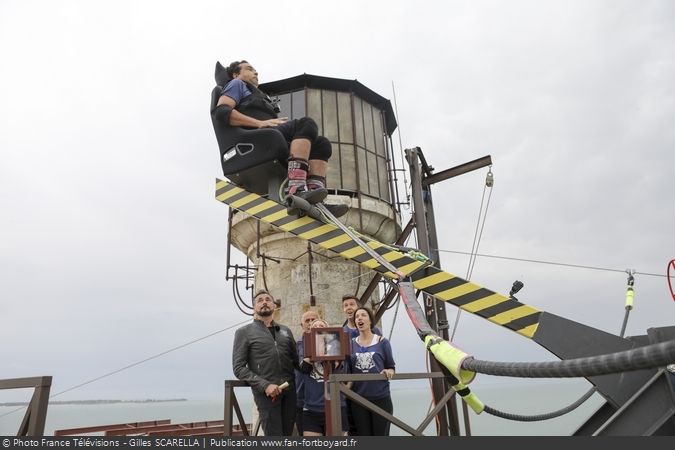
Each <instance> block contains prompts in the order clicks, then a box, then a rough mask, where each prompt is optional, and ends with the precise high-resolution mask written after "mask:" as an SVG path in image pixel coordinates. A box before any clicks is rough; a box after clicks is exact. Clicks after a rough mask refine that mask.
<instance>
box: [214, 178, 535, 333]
mask: <svg viewBox="0 0 675 450" xmlns="http://www.w3.org/2000/svg"><path fill="white" fill-rule="evenodd" d="M216 200H218V201H220V202H222V203H225V204H227V205H229V206H230V207H232V208H235V209H238V210H240V211H243V212H245V213H246V214H249V215H251V216H253V217H255V218H257V219H259V220H261V221H263V222H265V223H268V224H270V225H273V226H275V227H277V228H279V229H281V230H283V231H287V232H289V233H292V234H294V235H296V236H298V237H299V238H301V239H305V240H308V241H310V242H312V243H314V244H316V245H318V246H319V247H321V248H324V249H327V250H331V251H333V252H335V253H338V254H339V255H340V256H342V257H344V258H347V259H350V260H352V261H356V262H358V263H360V264H362V265H363V266H365V267H368V268H369V269H372V270H375V271H376V272H378V273H381V274H382V275H384V276H386V277H388V278H392V279H394V278H396V275H395V274H393V273H391V272H390V271H389V270H387V269H386V268H385V267H384V266H382V265H381V264H380V263H379V262H377V260H376V259H375V258H373V257H372V256H370V255H369V254H368V253H367V252H366V251H365V250H364V249H363V248H361V247H360V246H359V245H358V244H357V243H356V242H354V241H353V240H352V239H351V238H350V237H349V236H348V235H347V234H346V233H345V232H344V231H342V230H341V229H340V228H338V227H337V226H335V225H332V224H327V223H324V222H321V221H319V220H315V219H312V218H311V217H297V216H289V215H288V214H287V213H286V207H285V206H284V205H281V204H279V203H277V202H275V201H272V200H269V199H266V198H264V197H261V196H260V195H258V194H254V193H252V192H249V191H247V190H245V189H242V188H240V187H239V186H236V185H235V184H232V183H230V182H229V181H223V180H219V179H217V178H216ZM362 240H363V241H364V242H365V243H366V244H367V245H368V246H369V247H370V248H372V249H373V250H375V252H377V253H378V254H379V255H381V256H382V257H383V258H384V259H385V260H387V261H388V262H390V263H391V264H392V265H393V266H394V267H396V268H397V269H398V270H400V271H401V272H403V273H412V276H411V278H412V281H413V285H414V286H415V288H416V289H420V290H422V291H424V292H426V293H428V294H430V295H433V296H434V297H436V298H437V299H440V300H443V301H446V302H448V303H451V304H453V305H455V306H457V307H458V308H460V309H463V310H464V311H467V312H470V313H472V314H476V315H478V316H480V317H483V318H485V319H487V320H489V321H490V322H492V323H495V324H497V325H500V326H503V327H506V328H508V329H510V330H512V331H515V332H516V333H518V334H520V335H522V336H525V337H527V338H530V339H531V338H532V336H533V335H534V333H535V331H536V330H537V326H538V324H539V317H540V316H541V311H539V310H537V309H535V308H532V307H531V306H528V305H525V304H523V303H520V302H518V301H516V300H512V299H511V298H509V297H507V296H505V295H502V294H498V293H496V292H493V291H490V290H489V289H485V288H484V287H481V286H479V285H477V284H474V283H471V282H470V281H467V280H464V279H462V278H459V277H457V276H455V275H452V274H450V273H448V272H444V271H442V270H441V269H439V268H437V267H433V266H427V267H424V268H423V269H421V270H418V269H420V268H421V267H423V266H424V263H423V262H422V261H418V260H416V259H414V258H412V257H410V256H408V255H406V254H404V253H401V252H400V251H398V250H396V249H393V248H391V247H389V246H387V245H384V244H382V243H380V242H378V241H376V240H374V239H369V238H362Z"/></svg>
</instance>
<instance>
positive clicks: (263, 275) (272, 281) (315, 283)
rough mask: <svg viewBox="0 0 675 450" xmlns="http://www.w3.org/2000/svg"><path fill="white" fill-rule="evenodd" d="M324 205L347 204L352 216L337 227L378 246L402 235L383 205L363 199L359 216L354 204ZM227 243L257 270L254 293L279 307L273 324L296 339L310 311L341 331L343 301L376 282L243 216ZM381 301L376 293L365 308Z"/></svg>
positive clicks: (333, 199)
mask: <svg viewBox="0 0 675 450" xmlns="http://www.w3.org/2000/svg"><path fill="white" fill-rule="evenodd" d="M327 202H328V203H338V202H342V203H346V204H349V205H350V211H349V212H348V213H347V214H346V215H345V216H343V217H341V218H340V219H341V221H342V222H343V223H345V224H346V225H347V226H349V227H353V228H354V229H355V230H361V223H362V224H363V229H362V230H363V231H359V232H361V233H362V234H364V235H366V236H369V237H372V238H374V239H377V240H378V241H380V242H384V243H392V242H394V241H395V240H396V237H397V236H398V235H399V234H400V232H401V226H400V221H399V220H398V217H397V216H396V215H395V213H394V211H393V210H392V208H391V207H390V206H389V205H388V204H386V203H384V202H381V201H379V200H375V199H372V198H363V199H362V202H361V210H360V211H359V207H358V199H352V198H349V197H344V196H329V197H328V199H327ZM258 229H260V239H258ZM231 239H232V244H233V245H234V246H235V247H236V248H237V249H238V250H240V251H241V252H242V253H244V254H245V255H247V256H248V258H249V259H250V260H251V261H252V263H253V264H254V265H255V266H256V267H258V270H257V271H256V275H255V289H254V290H255V291H257V290H258V289H265V288H266V289H267V290H268V291H269V292H270V293H271V294H272V295H273V296H274V298H275V299H277V300H278V301H280V302H281V306H280V308H279V309H278V311H277V312H276V313H275V320H276V321H277V322H279V323H282V324H284V325H287V326H289V327H290V328H291V330H292V331H293V335H294V337H295V338H296V339H299V338H300V337H301V329H300V325H299V324H300V318H301V317H302V314H304V313H305V312H306V311H308V310H310V309H311V310H313V311H317V312H318V313H319V316H320V317H322V318H323V319H325V320H327V321H328V323H329V324H330V325H331V326H341V325H342V324H343V323H344V321H345V317H344V315H343V313H342V296H343V295H344V294H356V295H357V296H360V295H361V294H362V293H363V291H364V290H365V288H366V287H367V286H368V284H369V283H370V281H371V280H372V278H373V276H375V272H372V271H370V270H369V269H366V268H365V267H362V266H361V265H360V264H358V263H355V262H353V261H350V260H346V259H344V258H342V257H341V256H340V255H338V254H337V253H334V252H331V251H329V250H324V249H322V248H320V247H318V246H316V245H314V244H310V243H309V242H307V241H305V240H302V239H299V238H297V237H295V236H294V235H292V234H290V233H286V232H281V231H280V230H278V229H275V228H274V227H272V226H270V225H267V224H264V223H259V221H258V220H257V219H255V218H252V217H250V216H248V215H245V214H243V213H237V214H236V215H235V217H234V218H233V222H232V233H231ZM258 255H260V257H259V256H258ZM271 258H273V259H274V260H272V259H271ZM277 261H278V262H277ZM310 266H311V283H310V270H309V268H310ZM312 298H313V299H314V305H312ZM379 299H380V293H379V290H376V291H375V292H374V293H373V295H372V296H371V298H370V299H369V302H372V301H378V300H379Z"/></svg>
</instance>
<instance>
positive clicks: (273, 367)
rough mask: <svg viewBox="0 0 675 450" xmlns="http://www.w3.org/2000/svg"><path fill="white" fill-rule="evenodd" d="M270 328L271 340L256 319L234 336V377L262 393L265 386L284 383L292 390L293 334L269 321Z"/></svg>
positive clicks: (294, 366) (295, 361) (295, 360)
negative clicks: (271, 327)
mask: <svg viewBox="0 0 675 450" xmlns="http://www.w3.org/2000/svg"><path fill="white" fill-rule="evenodd" d="M272 326H273V327H274V337H273V336H272V333H271V332H270V331H269V330H268V329H267V327H266V326H265V324H264V323H263V322H262V321H260V320H257V319H254V320H253V322H252V323H250V324H248V325H244V326H243V327H241V328H239V329H238V330H237V331H236V332H235V334H234V345H233V348H232V370H233V371H234V376H236V377H237V378H238V379H240V380H242V381H246V382H247V383H248V384H249V385H250V386H251V388H252V389H253V390H255V391H258V392H260V393H262V394H264V393H265V388H266V387H267V386H268V385H270V384H277V385H281V384H282V383H283V382H285V381H287V382H288V384H289V387H290V388H292V389H295V387H294V386H295V370H296V369H298V350H297V348H296V345H295V339H293V333H292V332H291V330H290V329H289V328H288V327H287V326H284V325H279V324H278V323H276V322H272Z"/></svg>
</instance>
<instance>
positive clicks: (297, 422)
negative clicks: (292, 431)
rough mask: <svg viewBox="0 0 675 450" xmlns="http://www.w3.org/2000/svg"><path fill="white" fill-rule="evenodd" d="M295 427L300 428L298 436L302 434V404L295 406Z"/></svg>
mask: <svg viewBox="0 0 675 450" xmlns="http://www.w3.org/2000/svg"><path fill="white" fill-rule="evenodd" d="M295 428H296V429H297V430H298V436H302V406H296V407H295Z"/></svg>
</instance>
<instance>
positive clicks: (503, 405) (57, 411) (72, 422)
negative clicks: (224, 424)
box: [0, 379, 604, 436]
mask: <svg viewBox="0 0 675 450" xmlns="http://www.w3.org/2000/svg"><path fill="white" fill-rule="evenodd" d="M395 384H396V383H392V401H393V403H394V416H395V417H397V418H399V419H400V420H402V421H403V422H405V423H406V424H408V425H409V426H411V427H413V428H418V427H419V425H420V424H421V423H422V421H423V419H424V417H425V416H426V414H427V413H428V411H429V410H431V408H432V406H431V393H430V389H429V388H428V387H424V386H411V387H404V386H396V385H395ZM591 387H592V386H591V384H590V383H588V381H586V380H584V379H574V380H531V382H529V383H522V382H514V383H508V382H507V383H498V384H484V385H480V386H476V387H475V388H474V389H473V392H474V393H475V395H476V396H477V397H478V398H479V399H480V400H481V401H482V402H483V403H484V404H485V405H488V406H490V407H491V408H493V409H495V410H498V411H502V412H506V413H511V414H517V415H524V416H527V415H539V414H546V413H550V412H553V411H558V410H560V409H562V408H565V407H567V406H569V405H570V404H572V403H574V402H575V401H576V400H577V399H578V398H580V397H581V396H582V395H584V394H585V393H586V392H587V391H588V390H589V389H590V388H591ZM235 394H236V396H237V400H238V402H239V405H240V407H241V409H242V414H243V415H244V418H245V420H247V421H251V417H252V413H251V404H252V395H251V392H250V390H249V389H248V388H240V389H237V390H236V392H235ZM603 402H604V400H603V399H602V397H600V396H599V394H597V393H596V394H593V396H591V398H590V399H589V400H588V401H586V402H585V403H584V404H582V405H581V406H580V407H579V408H577V409H576V410H574V411H572V412H570V413H568V414H566V415H564V416H562V417H558V418H555V419H552V420H546V421H538V422H517V421H511V420H505V419H501V418H499V417H495V416H491V415H488V414H487V413H485V412H483V413H481V414H475V413H474V412H473V411H472V410H471V409H468V422H469V427H470V430H469V434H470V435H473V436H565V435H570V434H571V433H573V432H574V431H575V430H576V429H577V428H578V427H579V426H580V425H581V424H582V423H583V421H584V420H585V419H586V418H587V417H588V416H590V415H591V414H592V413H593V412H594V411H595V410H596V409H597V408H598V407H599V406H600V405H601V404H602V403H603ZM12 403H17V402H12ZM457 407H458V411H459V413H458V415H459V417H458V421H459V423H460V434H461V435H462V436H466V435H467V430H466V424H465V419H464V417H463V414H462V409H463V408H462V405H461V400H459V398H458V401H457ZM224 410H225V405H224V396H223V398H193V399H190V398H188V399H183V398H177V399H130V400H117V399H112V400H106V399H92V400H61V401H58V400H55V401H50V402H49V407H48V410H47V420H46V423H45V432H44V435H45V436H53V435H54V432H55V431H56V430H65V429H74V428H84V427H92V426H101V425H113V424H123V423H133V422H149V421H155V420H170V421H171V423H173V424H180V423H192V422H206V421H215V420H222V419H223V417H224ZM24 414H25V406H24V407H18V406H7V405H3V404H0V436H15V435H16V433H17V431H18V429H19V426H20V424H21V421H22V420H23V416H24ZM235 420H236V419H235ZM423 433H424V434H425V435H427V436H435V435H436V429H435V425H434V421H432V422H431V423H430V424H429V426H428V427H427V428H426V429H425V430H424V432H423ZM96 434H98V435H102V434H103V433H92V434H86V435H87V436H94V435H96ZM390 434H391V435H392V436H409V434H408V433H407V432H405V431H403V430H402V429H400V428H398V427H397V426H395V425H392V427H391V433H390Z"/></svg>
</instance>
